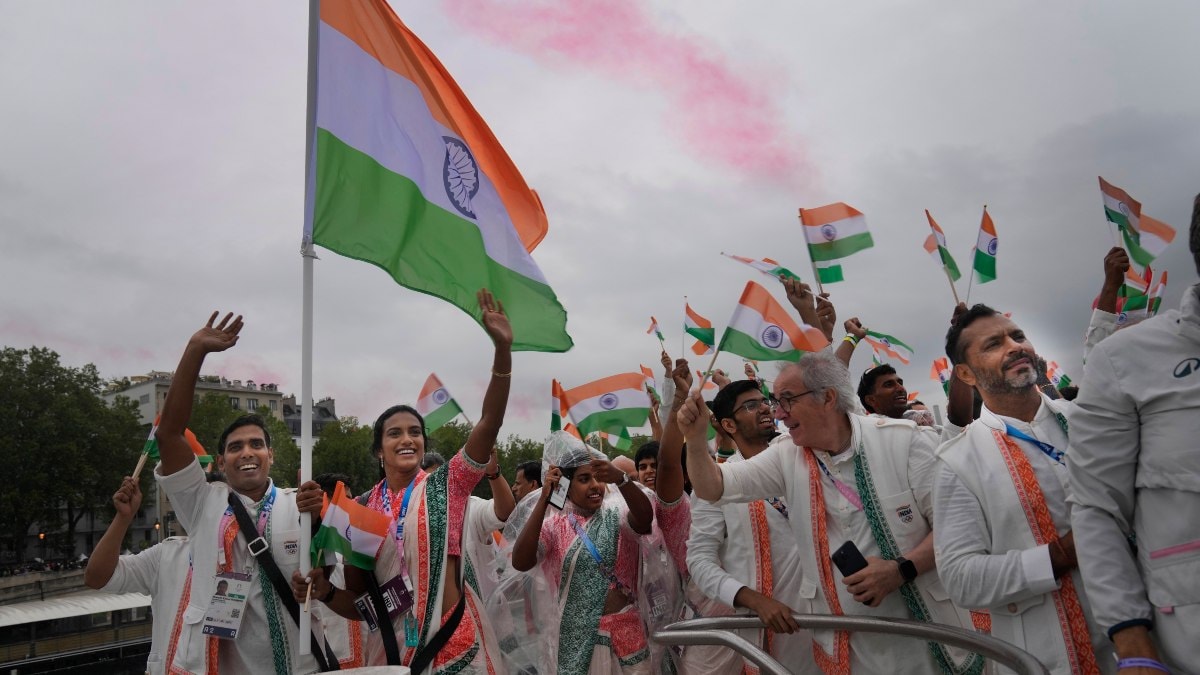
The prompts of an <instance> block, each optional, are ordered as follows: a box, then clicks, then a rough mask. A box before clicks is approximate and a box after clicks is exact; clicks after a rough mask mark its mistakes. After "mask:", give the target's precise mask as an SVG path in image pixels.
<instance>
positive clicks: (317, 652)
mask: <svg viewBox="0 0 1200 675" xmlns="http://www.w3.org/2000/svg"><path fill="white" fill-rule="evenodd" d="M229 506H230V507H231V508H232V509H233V515H234V517H235V518H237V522H238V529H239V530H241V531H242V537H243V538H244V539H245V540H246V547H247V548H248V549H249V550H250V554H251V555H253V556H254V559H255V560H257V561H258V565H259V567H261V568H262V570H263V572H264V573H265V574H266V575H267V578H268V579H270V580H271V586H272V587H274V588H275V595H278V596H279V599H280V601H282V602H283V606H284V607H286V608H287V610H288V613H289V614H291V615H292V621H295V622H296V625H297V626H299V625H300V604H299V603H297V602H296V598H295V597H293V596H292V587H291V585H290V584H288V582H287V581H285V580H284V578H283V572H281V571H280V570H279V565H277V564H275V558H273V557H271V547H270V546H269V545H267V542H266V541H265V540H264V539H263V538H262V537H259V536H258V528H257V527H255V525H254V520H253V519H251V518H250V514H249V513H247V512H246V507H245V506H244V505H243V504H242V500H240V499H238V497H237V494H236V493H234V491H233V490H230V491H229ZM251 537H253V539H251ZM309 639H311V640H312V654H313V658H314V659H316V661H317V665H318V666H319V667H320V668H321V672H326V671H330V670H340V665H339V664H338V660H337V657H336V656H334V654H333V650H332V649H330V648H329V642H328V641H326V642H325V645H324V646H325V650H324V651H322V649H321V645H320V644H318V643H317V637H316V635H313V634H310V635H309Z"/></svg>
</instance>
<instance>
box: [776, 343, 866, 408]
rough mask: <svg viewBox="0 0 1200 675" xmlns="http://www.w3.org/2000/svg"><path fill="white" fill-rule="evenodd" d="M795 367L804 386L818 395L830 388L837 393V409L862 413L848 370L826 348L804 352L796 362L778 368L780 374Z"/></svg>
mask: <svg viewBox="0 0 1200 675" xmlns="http://www.w3.org/2000/svg"><path fill="white" fill-rule="evenodd" d="M793 369H795V371H796V372H798V373H799V375H800V379H801V380H802V381H803V382H804V388H805V389H810V390H812V391H813V392H815V393H816V394H817V395H818V396H820V395H822V394H824V393H825V392H826V391H827V390H830V389H832V390H833V392H834V393H835V394H837V404H836V405H837V409H838V411H839V412H843V413H845V414H847V415H860V414H862V411H861V408H860V405H861V404H860V403H859V402H858V396H857V395H855V393H854V386H853V385H852V384H851V383H850V370H849V369H848V368H846V365H845V364H844V363H842V362H841V360H840V359H838V357H837V356H836V355H835V354H834V353H833V352H832V351H831V350H828V349H822V350H821V351H819V352H812V353H809V354H805V355H804V357H803V358H801V359H800V361H799V362H798V363H789V364H788V365H786V366H784V367H783V368H782V369H780V374H781V375H782V374H783V373H786V372H789V371H792V370H793Z"/></svg>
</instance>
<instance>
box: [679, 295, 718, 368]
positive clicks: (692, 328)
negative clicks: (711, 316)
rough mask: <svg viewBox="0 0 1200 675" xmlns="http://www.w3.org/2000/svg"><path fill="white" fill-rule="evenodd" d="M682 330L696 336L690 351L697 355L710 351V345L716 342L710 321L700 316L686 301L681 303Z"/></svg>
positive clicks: (715, 335)
mask: <svg viewBox="0 0 1200 675" xmlns="http://www.w3.org/2000/svg"><path fill="white" fill-rule="evenodd" d="M683 330H684V332H685V333H687V334H688V335H691V336H692V337H694V338H696V343H695V344H694V345H692V352H693V353H695V354H696V355H698V356H704V355H705V354H711V353H712V347H713V345H715V344H716V343H717V334H716V331H715V330H714V329H713V325H712V322H711V321H709V320H708V319H706V318H704V317H702V316H700V314H699V313H697V312H696V310H694V309H692V306H691V305H689V304H688V303H686V302H685V303H683Z"/></svg>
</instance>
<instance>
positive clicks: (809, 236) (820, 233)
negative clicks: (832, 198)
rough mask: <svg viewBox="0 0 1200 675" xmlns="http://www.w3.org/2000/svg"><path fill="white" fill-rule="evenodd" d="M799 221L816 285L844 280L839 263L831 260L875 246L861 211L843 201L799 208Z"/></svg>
mask: <svg viewBox="0 0 1200 675" xmlns="http://www.w3.org/2000/svg"><path fill="white" fill-rule="evenodd" d="M800 222H801V224H802V225H804V227H803V230H804V240H805V241H807V242H808V255H809V257H810V258H812V263H813V272H814V273H815V274H816V276H817V285H818V286H820V285H822V284H831V283H834V282H837V281H844V280H845V275H843V274H842V266H841V265H839V264H837V263H836V262H834V261H837V260H841V259H842V258H845V257H848V256H850V255H851V254H854V253H857V252H859V251H862V250H864V249H868V248H871V247H872V246H874V245H875V241H874V240H873V239H872V238H871V233H870V232H868V231H867V219H866V218H864V217H863V214H862V212H860V211H859V210H858V209H856V208H854V207H853V206H850V205H849V204H845V203H843V202H837V203H834V204H829V205H827V206H821V207H818V208H815V209H800Z"/></svg>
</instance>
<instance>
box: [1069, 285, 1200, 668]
mask: <svg viewBox="0 0 1200 675" xmlns="http://www.w3.org/2000/svg"><path fill="white" fill-rule="evenodd" d="M1079 391H1080V397H1079V399H1078V400H1077V401H1076V409H1075V412H1074V414H1073V415H1072V417H1071V447H1070V450H1069V452H1068V460H1069V461H1068V466H1069V467H1070V474H1071V485H1072V488H1073V491H1074V495H1073V497H1072V502H1073V504H1074V509H1073V510H1072V512H1071V522H1072V525H1073V526H1074V528H1075V547H1076V550H1077V551H1078V557H1079V564H1080V567H1081V569H1082V571H1083V581H1084V585H1085V587H1086V589H1087V594H1088V597H1089V599H1090V600H1091V601H1092V606H1093V608H1094V611H1095V613H1096V620H1097V622H1098V623H1099V625H1100V627H1101V628H1102V629H1104V630H1106V631H1111V630H1112V629H1113V628H1114V627H1115V628H1121V627H1124V626H1125V625H1128V624H1129V623H1130V622H1134V623H1136V622H1139V621H1140V622H1150V621H1152V622H1153V623H1154V625H1155V629H1154V631H1153V632H1152V633H1151V635H1153V636H1155V637H1156V639H1157V640H1158V643H1159V647H1160V649H1161V650H1162V652H1163V653H1162V656H1164V657H1165V658H1166V660H1167V661H1168V662H1170V663H1171V665H1173V666H1174V667H1175V668H1176V669H1178V671H1179V672H1183V671H1184V670H1186V669H1190V668H1195V667H1197V664H1200V452H1197V447H1198V444H1200V284H1198V285H1195V286H1192V287H1191V288H1190V289H1188V290H1187V291H1185V292H1184V294H1183V303H1182V306H1181V308H1180V310H1179V311H1174V310H1172V311H1169V312H1166V313H1164V314H1160V315H1159V316H1156V317H1154V318H1151V319H1147V320H1145V321H1143V322H1142V323H1140V324H1138V325H1136V326H1134V327H1131V328H1127V329H1123V330H1121V331H1118V332H1117V334H1116V335H1114V336H1112V337H1111V338H1109V339H1108V340H1107V341H1105V342H1104V343H1103V344H1101V345H1100V346H1098V347H1096V349H1095V350H1094V351H1093V352H1092V355H1091V357H1090V358H1089V359H1088V364H1087V368H1086V369H1085V370H1084V375H1083V384H1082V386H1081V387H1080V389H1079ZM1131 535H1132V536H1135V538H1136V542H1137V548H1136V552H1135V551H1134V550H1133V549H1132V548H1131V546H1130V537H1131Z"/></svg>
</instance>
